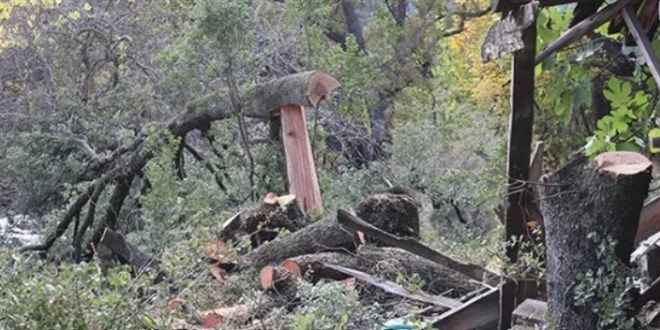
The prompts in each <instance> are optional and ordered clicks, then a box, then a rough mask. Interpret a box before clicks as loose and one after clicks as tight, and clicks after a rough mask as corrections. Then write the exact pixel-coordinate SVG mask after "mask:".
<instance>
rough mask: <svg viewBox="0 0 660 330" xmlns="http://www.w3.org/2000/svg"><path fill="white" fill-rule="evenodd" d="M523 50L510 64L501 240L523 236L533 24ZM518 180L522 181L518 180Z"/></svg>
mask: <svg viewBox="0 0 660 330" xmlns="http://www.w3.org/2000/svg"><path fill="white" fill-rule="evenodd" d="M522 38H523V41H524V43H525V47H524V48H523V49H521V50H519V51H517V52H515V53H514V56H513V61H512V70H511V75H512V84H511V115H510V123H509V146H508V155H507V176H508V178H509V188H508V206H507V212H506V224H505V235H506V236H505V239H506V240H507V241H509V240H511V239H512V237H514V236H521V235H523V234H524V233H525V226H526V222H525V219H524V212H523V209H524V203H523V200H524V199H523V197H524V189H522V188H523V186H522V185H523V184H524V182H525V181H527V180H528V179H529V163H530V153H531V145H532V124H533V121H534V52H535V49H536V24H532V25H531V26H530V27H528V28H527V29H525V30H524V31H523V37H522ZM520 180H522V182H521V181H520ZM518 248H519V247H518V246H517V245H512V246H509V247H508V248H507V257H508V258H509V261H510V262H516V261H517V260H518Z"/></svg>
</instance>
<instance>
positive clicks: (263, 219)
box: [218, 193, 307, 247]
mask: <svg viewBox="0 0 660 330" xmlns="http://www.w3.org/2000/svg"><path fill="white" fill-rule="evenodd" d="M306 225H307V218H306V216H305V213H304V212H303V211H302V210H301V209H300V206H299V205H298V203H296V198H295V196H293V195H286V196H281V197H277V196H275V195H274V194H272V193H268V195H267V196H266V197H265V198H264V199H263V201H262V203H261V204H259V205H257V206H255V207H252V208H250V209H248V210H245V211H243V212H241V213H239V214H236V215H235V216H233V217H232V218H231V219H229V220H227V222H226V223H225V225H224V226H223V228H222V230H221V231H220V233H219V234H218V238H219V239H220V240H223V241H227V240H230V239H235V238H236V235H237V234H241V233H242V234H247V235H249V237H250V242H251V243H252V247H258V246H260V245H262V244H263V243H265V242H268V241H272V240H273V239H275V237H277V235H278V233H279V232H280V230H281V229H286V230H288V231H289V232H292V233H293V232H296V231H298V230H299V229H302V228H303V227H305V226H306Z"/></svg>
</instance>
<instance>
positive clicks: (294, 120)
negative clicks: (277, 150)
mask: <svg viewBox="0 0 660 330" xmlns="http://www.w3.org/2000/svg"><path fill="white" fill-rule="evenodd" d="M280 116H281V120H282V143H283V144H284V156H285V160H286V170H287V178H288V180H289V189H290V190H291V193H292V194H294V195H295V196H296V197H297V198H298V201H299V202H300V204H301V205H302V208H303V210H305V212H309V211H311V210H318V211H323V201H322V200H321V188H320V187H319V180H318V178H317V176H316V167H315V166H314V155H313V153H312V147H311V144H310V141H309V134H308V133H307V122H306V120H305V110H304V109H303V107H302V106H298V105H283V106H282V107H281V108H280Z"/></svg>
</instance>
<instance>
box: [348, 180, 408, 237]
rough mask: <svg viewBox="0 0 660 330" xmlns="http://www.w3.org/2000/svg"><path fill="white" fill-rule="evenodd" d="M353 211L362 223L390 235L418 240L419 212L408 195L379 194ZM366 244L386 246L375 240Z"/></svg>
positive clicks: (372, 196)
mask: <svg viewBox="0 0 660 330" xmlns="http://www.w3.org/2000/svg"><path fill="white" fill-rule="evenodd" d="M355 211H356V213H357V216H358V217H360V218H361V219H363V220H364V221H366V222H368V223H370V224H372V225H374V226H375V227H377V228H379V229H382V230H384V231H386V232H388V233H390V234H393V235H396V236H400V237H413V238H419V212H418V210H417V204H416V203H415V200H413V199H412V198H411V197H410V196H408V195H403V194H393V193H381V194H374V195H371V196H369V198H367V199H366V200H365V201H363V202H362V203H360V204H359V205H358V206H357V207H356V208H355ZM367 242H374V243H376V244H378V245H387V244H386V243H385V242H383V241H380V240H378V239H376V238H372V237H367Z"/></svg>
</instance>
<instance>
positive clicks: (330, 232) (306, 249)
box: [238, 220, 356, 269]
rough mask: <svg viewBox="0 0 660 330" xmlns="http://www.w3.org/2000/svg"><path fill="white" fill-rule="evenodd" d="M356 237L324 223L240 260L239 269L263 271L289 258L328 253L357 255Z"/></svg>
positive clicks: (279, 240)
mask: <svg viewBox="0 0 660 330" xmlns="http://www.w3.org/2000/svg"><path fill="white" fill-rule="evenodd" d="M355 247H356V246H355V236H354V235H353V234H351V232H349V231H347V230H345V229H343V228H341V227H340V226H339V225H338V224H337V223H336V222H335V221H333V220H321V221H318V222H315V223H312V224H311V225H308V226H307V227H305V228H303V229H301V230H299V231H297V232H295V233H292V234H289V235H287V236H284V237H278V238H276V239H275V240H273V241H271V242H268V243H266V244H263V245H261V246H259V247H258V248H256V249H254V250H252V251H251V252H249V253H247V254H245V255H243V256H241V257H239V258H238V268H239V269H242V268H245V267H254V268H261V267H263V266H266V265H268V264H270V263H274V262H278V261H282V260H284V259H287V258H291V257H295V256H299V255H303V254H310V253H317V252H325V251H339V250H342V251H354V250H355Z"/></svg>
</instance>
